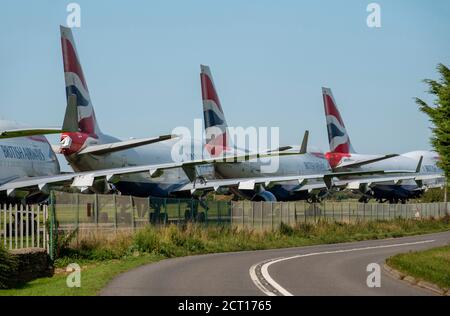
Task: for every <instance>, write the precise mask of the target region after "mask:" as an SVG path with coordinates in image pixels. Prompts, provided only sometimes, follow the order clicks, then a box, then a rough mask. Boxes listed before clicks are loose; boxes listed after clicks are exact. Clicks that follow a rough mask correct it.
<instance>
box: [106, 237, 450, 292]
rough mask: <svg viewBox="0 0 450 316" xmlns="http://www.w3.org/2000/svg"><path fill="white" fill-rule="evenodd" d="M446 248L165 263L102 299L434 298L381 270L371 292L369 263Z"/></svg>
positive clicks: (272, 253) (406, 244)
mask: <svg viewBox="0 0 450 316" xmlns="http://www.w3.org/2000/svg"><path fill="white" fill-rule="evenodd" d="M448 244H450V232H444V233H438V234H431V235H423V236H415V237H406V238H398V239H388V240H372V241H363V242H355V243H345V244H335V245H319V246H311V247H301V248H290V249H278V250H264V251H251V252H239V253H227V254H212V255H202V256H191V257H184V258H176V259H168V260H163V261H161V262H158V263H154V264H149V265H145V266H142V267H139V268H137V269H134V270H132V271H129V272H126V273H124V274H121V275H119V276H118V277H116V278H115V279H114V280H112V281H111V282H110V283H109V284H108V285H107V286H106V287H105V288H104V289H103V291H102V293H101V295H167V296H172V295H181V296H211V295H212V296H216V295H217V296H259V295H286V296H287V295H433V293H432V292H430V291H427V290H425V289H421V288H418V287H413V286H410V285H408V284H407V283H405V282H402V281H399V280H396V279H394V278H393V277H391V276H390V275H389V274H388V273H387V272H385V271H384V269H381V287H380V288H369V287H368V286H367V283H366V280H367V277H368V276H369V273H370V272H367V270H366V269H367V266H368V265H369V264H371V263H378V264H379V265H381V266H382V265H383V263H384V261H385V260H386V258H388V257H390V256H392V255H395V254H397V253H404V252H408V251H411V250H413V251H415V250H425V249H429V248H434V247H439V246H443V245H448Z"/></svg>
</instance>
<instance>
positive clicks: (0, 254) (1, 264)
mask: <svg viewBox="0 0 450 316" xmlns="http://www.w3.org/2000/svg"><path fill="white" fill-rule="evenodd" d="M16 273H17V262H16V260H15V259H14V257H13V256H12V255H10V254H9V252H8V251H7V250H5V249H4V248H3V247H1V246H0V289H7V288H10V287H11V286H12V280H11V276H13V275H15V274H16Z"/></svg>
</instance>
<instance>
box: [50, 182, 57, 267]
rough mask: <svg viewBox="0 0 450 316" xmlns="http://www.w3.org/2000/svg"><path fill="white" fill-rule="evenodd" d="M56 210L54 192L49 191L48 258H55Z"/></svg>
mask: <svg viewBox="0 0 450 316" xmlns="http://www.w3.org/2000/svg"><path fill="white" fill-rule="evenodd" d="M55 217H56V212H55V193H54V191H51V192H50V238H49V239H50V240H49V255H50V259H51V260H54V259H55V250H56V249H55V246H56V244H57V242H58V241H57V238H58V234H57V233H56V234H55V232H54V230H55V229H56V232H58V231H57V228H56V218H55Z"/></svg>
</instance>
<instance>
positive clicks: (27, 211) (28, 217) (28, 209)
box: [25, 205, 30, 248]
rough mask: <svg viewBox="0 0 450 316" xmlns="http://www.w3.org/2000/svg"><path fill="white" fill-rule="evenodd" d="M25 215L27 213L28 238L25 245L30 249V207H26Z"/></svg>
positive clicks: (26, 232) (26, 227) (26, 230)
mask: <svg viewBox="0 0 450 316" xmlns="http://www.w3.org/2000/svg"><path fill="white" fill-rule="evenodd" d="M25 213H26V215H27V221H26V222H25V236H26V237H25V238H26V243H25V245H26V247H27V248H28V246H29V245H30V243H29V242H30V241H29V238H28V236H29V235H30V224H29V222H30V208H29V207H28V205H27V206H26V207H25Z"/></svg>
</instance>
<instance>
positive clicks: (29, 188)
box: [0, 27, 386, 200]
mask: <svg viewBox="0 0 450 316" xmlns="http://www.w3.org/2000/svg"><path fill="white" fill-rule="evenodd" d="M61 43H62V50H63V60H64V73H65V82H66V93H67V108H66V114H65V118H64V123H63V130H65V131H69V132H64V133H63V134H62V136H61V146H60V149H59V150H60V151H61V152H62V153H63V154H64V155H65V156H66V158H67V160H68V161H69V163H70V164H71V166H72V167H73V169H74V170H75V171H76V172H75V173H71V174H48V175H42V176H31V175H27V176H19V177H14V179H12V180H10V181H7V182H6V183H3V184H0V192H4V191H6V194H7V196H8V197H11V196H18V195H21V194H22V192H23V195H24V196H25V195H27V194H28V196H31V195H32V194H35V192H38V193H45V192H48V191H49V189H51V188H53V187H55V186H56V187H58V186H72V187H77V188H81V189H88V190H90V191H94V192H102V193H103V192H109V191H111V190H112V189H117V190H119V191H120V192H121V193H124V194H132V195H141V196H150V195H156V196H172V195H178V194H182V195H184V194H188V195H192V194H194V195H197V194H202V193H203V192H205V191H209V190H215V191H220V190H224V189H226V188H229V187H232V188H237V189H239V190H243V191H245V190H247V191H253V192H254V193H255V196H254V198H255V199H263V200H266V199H269V200H270V199H272V198H273V194H268V193H264V192H270V191H266V189H270V188H272V187H277V186H279V185H280V184H282V189H283V190H284V188H285V187H286V185H290V186H291V188H292V191H295V190H298V191H299V192H300V191H304V187H305V186H308V185H309V186H310V188H311V189H308V191H309V190H312V189H314V182H317V185H318V186H321V187H324V186H326V187H327V188H330V187H331V185H332V182H333V179H335V178H339V177H344V176H349V175H352V176H356V175H358V176H363V175H372V174H384V173H386V172H384V171H383V170H374V171H363V172H361V171H358V172H339V173H331V172H318V173H316V174H313V173H312V170H317V171H323V168H322V166H319V164H320V163H324V159H323V158H322V157H317V158H319V159H320V162H318V163H317V164H316V165H314V166H313V165H310V166H307V164H308V163H311V161H310V160H307V161H304V164H303V166H299V167H300V168H306V170H309V172H304V173H301V172H296V173H289V172H286V171H279V172H278V173H276V174H261V172H260V170H259V169H260V166H261V164H260V163H259V162H258V161H257V159H259V158H267V157H268V158H271V157H274V156H280V157H281V156H283V157H285V156H301V155H310V154H307V153H306V145H307V137H305V141H304V143H303V145H302V147H301V150H299V151H297V150H294V149H292V148H279V149H277V150H275V151H268V152H263V153H248V152H244V153H242V154H240V153H238V154H233V155H226V153H225V155H221V156H217V154H216V153H214V157H206V158H203V156H201V158H200V156H196V153H195V152H194V153H193V154H191V153H190V152H189V151H188V152H189V156H188V157H182V159H181V161H179V162H178V161H177V162H174V161H173V159H172V150H173V146H174V145H176V144H178V145H179V144H180V142H181V143H183V142H187V143H188V144H189V146H190V145H191V144H192V142H191V140H190V139H189V140H184V139H182V140H177V143H175V140H174V139H172V138H173V136H172V135H166V136H161V137H155V138H146V139H139V140H136V139H133V140H128V141H120V140H119V139H117V138H114V137H111V136H108V135H106V134H104V133H102V132H101V130H100V128H99V126H98V123H97V120H96V117H95V113H94V108H93V106H92V103H91V99H90V96H89V91H88V88H87V84H86V80H85V77H84V74H83V71H82V69H81V65H80V63H79V57H78V54H77V51H76V49H75V43H74V40H73V36H72V32H71V30H70V29H68V28H65V27H61ZM211 83H212V82H211ZM214 91H215V89H214ZM217 100H218V99H217ZM74 131H76V132H74ZM149 144H153V145H152V146H150V147H149V146H147V145H149ZM222 147H226V146H222ZM313 156H314V155H313ZM311 158H312V157H311ZM246 161H251V162H250V163H249V164H244V165H245V166H246V167H245V168H244V170H245V172H244V173H242V172H241V173H239V172H238V173H236V172H237V169H236V168H230V167H224V166H227V165H241V166H242V163H244V162H246ZM292 163H294V164H295V162H292ZM211 165H213V166H214V167H215V168H216V169H218V170H222V171H223V170H225V174H227V175H228V177H230V178H227V179H212V180H211V179H209V180H206V181H205V178H204V174H203V173H202V172H200V171H199V168H198V167H199V166H211ZM289 165H290V164H287V165H286V166H289ZM252 168H253V169H252ZM286 168H288V167H286ZM207 170H208V168H207ZM258 170H259V172H258ZM55 172H56V171H55ZM233 176H239V177H233ZM198 180H200V181H198Z"/></svg>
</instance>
